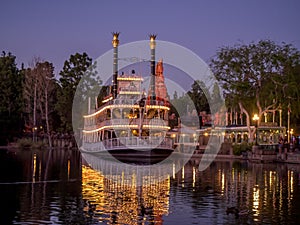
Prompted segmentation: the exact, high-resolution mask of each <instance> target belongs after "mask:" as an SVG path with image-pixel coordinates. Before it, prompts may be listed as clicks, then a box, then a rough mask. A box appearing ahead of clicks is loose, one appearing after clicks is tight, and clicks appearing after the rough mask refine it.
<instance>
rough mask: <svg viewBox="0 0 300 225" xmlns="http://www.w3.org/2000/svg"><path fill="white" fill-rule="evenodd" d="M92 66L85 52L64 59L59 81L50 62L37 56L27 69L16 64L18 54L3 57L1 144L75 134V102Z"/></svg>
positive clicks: (0, 65)
mask: <svg viewBox="0 0 300 225" xmlns="http://www.w3.org/2000/svg"><path fill="white" fill-rule="evenodd" d="M91 66H92V59H91V58H90V57H89V56H88V55H87V54H86V53H82V54H79V53H76V54H74V55H71V56H70V58H69V59H68V60H66V61H65V63H64V66H63V69H62V70H61V71H60V73H59V75H60V78H59V80H56V79H55V74H54V66H53V64H52V63H51V62H48V61H43V60H40V59H38V58H35V59H33V60H32V62H31V63H30V65H29V67H28V68H25V67H24V65H23V64H22V65H21V68H18V67H17V65H16V56H14V55H13V54H11V53H6V52H2V54H1V57H0V127H1V129H0V145H6V144H8V143H9V142H12V141H15V140H16V139H18V138H21V137H30V138H32V137H34V135H35V136H39V135H43V137H47V138H49V144H50V145H51V141H50V137H51V136H54V137H57V136H58V135H66V134H68V135H71V134H72V132H73V131H72V103H73V97H74V94H75V91H76V87H77V85H78V83H79V81H80V79H81V78H82V76H83V74H84V73H85V72H86V71H87V70H88V69H89V68H91Z"/></svg>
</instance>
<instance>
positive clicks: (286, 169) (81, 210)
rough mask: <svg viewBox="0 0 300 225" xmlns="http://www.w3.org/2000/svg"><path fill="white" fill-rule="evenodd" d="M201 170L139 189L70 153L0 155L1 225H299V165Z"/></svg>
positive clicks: (232, 164) (228, 164) (148, 181)
mask: <svg viewBox="0 0 300 225" xmlns="http://www.w3.org/2000/svg"><path fill="white" fill-rule="evenodd" d="M198 165H199V161H198V160H189V161H188V162H187V163H186V164H185V165H184V167H183V168H182V169H180V170H178V171H177V172H176V171H173V172H174V173H171V174H170V175H169V176H167V177H166V178H164V179H156V177H155V176H152V177H151V176H148V177H142V178H141V179H142V181H143V182H142V183H141V184H142V185H138V184H137V182H135V179H136V177H135V176H134V175H132V176H131V177H132V179H126V178H124V171H119V172H120V174H119V176H118V177H119V178H120V182H115V181H114V180H113V179H111V175H110V177H109V176H108V175H107V171H106V172H105V171H101V169H102V167H97V170H96V169H93V168H91V167H90V166H89V164H88V163H87V162H86V160H85V158H83V157H82V155H81V153H80V152H78V151H75V150H51V151H48V150H44V151H8V150H0V171H1V172H0V199H1V204H0V217H1V218H0V224H1V225H2V224H300V175H299V174H300V165H296V164H295V165H293V164H260V163H250V162H247V161H234V160H227V161H214V162H213V163H212V164H211V165H210V166H209V167H208V168H207V169H206V170H204V171H199V170H198ZM94 168H95V167H94ZM113 169H115V167H114V166H111V167H110V170H113Z"/></svg>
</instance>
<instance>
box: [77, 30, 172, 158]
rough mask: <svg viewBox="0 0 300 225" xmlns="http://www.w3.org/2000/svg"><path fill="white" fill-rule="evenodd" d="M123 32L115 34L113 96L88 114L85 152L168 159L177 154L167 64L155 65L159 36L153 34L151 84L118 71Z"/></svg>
mask: <svg viewBox="0 0 300 225" xmlns="http://www.w3.org/2000/svg"><path fill="white" fill-rule="evenodd" d="M118 37H119V33H113V40H112V45H113V76H112V86H111V87H110V93H109V94H108V96H106V97H105V98H104V100H103V101H102V103H101V105H100V107H98V108H97V109H96V110H95V111H94V112H93V113H89V114H87V115H84V116H83V117H84V129H83V132H82V146H81V148H80V149H81V151H82V152H84V153H107V152H108V153H109V154H111V155H113V156H114V157H131V158H133V159H135V158H136V157H138V158H144V159H148V158H152V157H167V156H169V155H170V154H171V153H172V152H173V150H174V149H173V142H172V138H171V137H169V136H168V131H169V130H170V127H169V123H168V116H169V111H170V103H169V98H168V94H167V89H166V85H165V82H164V75H163V62H162V60H160V61H159V62H157V63H156V62H155V47H156V42H155V39H156V35H150V50H151V59H150V68H151V74H150V84H149V88H148V91H147V92H146V91H145V89H143V88H142V84H143V81H144V79H143V77H142V76H141V75H139V74H136V73H135V71H134V70H132V71H131V73H130V74H124V73H122V74H119V72H118V60H119V59H118V45H119V39H118Z"/></svg>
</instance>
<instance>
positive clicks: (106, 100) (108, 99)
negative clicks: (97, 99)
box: [102, 96, 113, 103]
mask: <svg viewBox="0 0 300 225" xmlns="http://www.w3.org/2000/svg"><path fill="white" fill-rule="evenodd" d="M112 99H113V97H112V96H111V97H109V98H107V99H104V100H103V101H102V103H106V102H108V101H110V100H112Z"/></svg>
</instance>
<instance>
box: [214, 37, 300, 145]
mask: <svg viewBox="0 0 300 225" xmlns="http://www.w3.org/2000/svg"><path fill="white" fill-rule="evenodd" d="M299 58H300V56H299V51H298V50H297V49H295V48H294V47H293V46H291V45H289V44H285V43H283V44H282V45H278V44H275V43H274V42H272V41H269V40H263V41H259V42H258V43H251V44H249V45H245V44H240V45H236V46H234V47H223V48H221V49H220V50H219V51H218V52H217V54H216V56H215V57H214V58H213V59H212V60H211V68H212V71H213V72H214V74H215V76H216V77H217V79H218V80H219V82H220V83H221V85H222V87H223V89H224V91H225V93H224V94H225V96H226V102H227V103H229V104H230V105H231V106H232V107H235V106H238V107H239V109H240V111H241V112H242V113H244V114H245V115H246V123H247V127H248V131H249V134H250V140H253V135H254V132H255V130H253V131H252V132H251V129H250V125H251V118H252V115H253V114H254V113H257V114H258V116H259V121H258V123H260V120H261V118H262V115H263V114H264V113H265V112H269V111H270V110H277V109H278V108H279V107H280V105H281V106H283V107H286V105H287V104H288V101H286V100H287V99H289V98H292V96H291V95H292V93H290V92H288V91H286V90H287V89H289V90H294V88H295V87H294V79H295V77H294V76H293V75H292V74H293V72H292V71H293V68H295V66H297V65H299Z"/></svg>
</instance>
